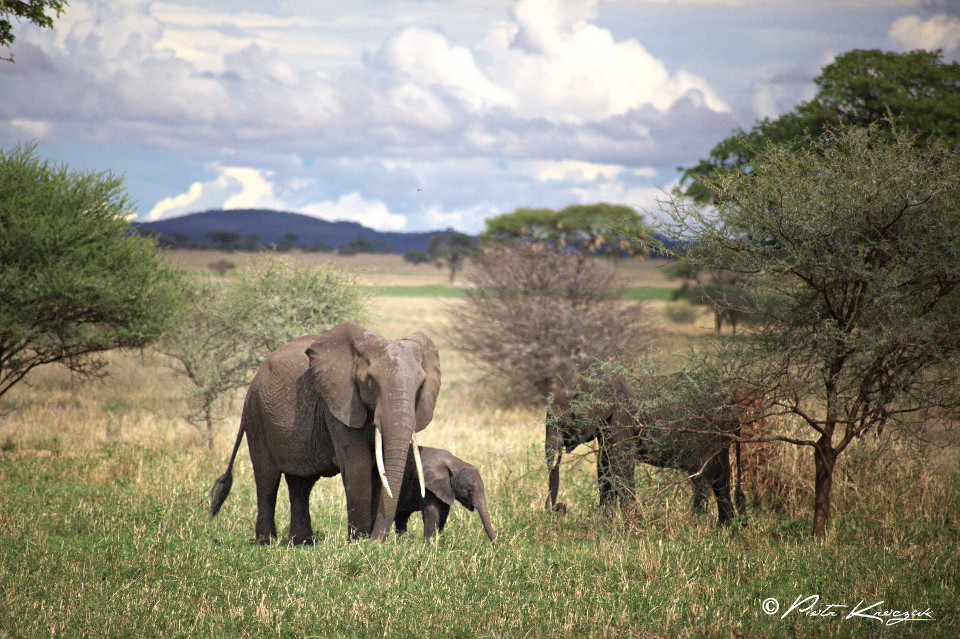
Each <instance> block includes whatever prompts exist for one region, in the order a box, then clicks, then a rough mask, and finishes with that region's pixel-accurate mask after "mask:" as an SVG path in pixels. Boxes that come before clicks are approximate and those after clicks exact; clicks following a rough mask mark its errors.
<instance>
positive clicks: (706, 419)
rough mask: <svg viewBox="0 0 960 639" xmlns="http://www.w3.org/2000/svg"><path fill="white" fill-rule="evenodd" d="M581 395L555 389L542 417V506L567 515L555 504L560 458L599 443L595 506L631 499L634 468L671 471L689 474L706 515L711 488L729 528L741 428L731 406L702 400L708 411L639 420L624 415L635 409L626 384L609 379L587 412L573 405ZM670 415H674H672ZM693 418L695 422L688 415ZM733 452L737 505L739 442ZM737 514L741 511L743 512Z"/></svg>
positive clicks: (669, 410)
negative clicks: (545, 474)
mask: <svg viewBox="0 0 960 639" xmlns="http://www.w3.org/2000/svg"><path fill="white" fill-rule="evenodd" d="M583 393H584V390H583V389H581V388H578V387H576V386H574V387H573V388H565V389H560V390H558V392H556V393H555V394H554V398H553V402H552V404H551V406H550V408H549V409H548V411H547V420H546V459H547V466H548V467H549V470H550V478H549V485H548V495H547V504H546V505H547V507H548V508H550V509H553V510H559V511H563V510H565V506H564V504H562V503H560V502H557V491H558V489H559V485H560V459H561V457H562V455H563V450H564V449H566V451H567V452H572V451H573V449H574V448H576V447H577V446H578V445H579V444H585V443H587V442H590V441H593V440H597V442H598V444H599V450H598V453H597V481H598V485H599V490H600V505H601V506H603V507H608V506H612V505H614V504H615V503H616V502H619V505H620V506H621V507H622V506H627V505H629V504H630V503H632V502H633V501H635V499H636V497H635V493H634V472H635V468H636V462H641V463H644V464H650V465H651V466H656V467H659V468H673V469H676V470H680V471H683V472H685V473H687V474H688V475H689V476H690V480H691V482H692V484H693V509H694V511H695V512H703V511H704V510H705V508H706V501H707V499H708V498H709V495H710V492H711V490H712V491H713V494H714V497H715V498H716V500H717V511H718V522H719V524H720V525H724V524H726V523H727V522H728V521H729V520H730V519H733V518H734V516H735V515H736V512H735V510H734V505H733V503H732V502H731V500H730V480H731V469H730V454H729V451H730V435H732V434H735V433H737V432H738V430H739V426H740V422H739V416H738V414H737V412H736V409H735V405H734V404H733V402H724V401H722V400H721V399H720V398H719V397H713V396H710V397H707V398H706V399H705V400H704V401H705V402H707V403H709V406H708V407H706V408H703V409H696V408H694V409H692V408H691V407H690V406H680V407H676V406H675V407H670V406H661V407H660V408H659V409H658V410H654V411H647V413H646V414H643V415H640V416H637V415H634V414H632V413H631V411H630V410H629V409H628V407H630V406H635V405H637V403H638V402H637V399H638V391H637V390H636V389H634V388H632V387H631V386H630V385H629V384H628V383H627V382H626V381H625V380H623V379H616V380H613V381H612V382H611V383H610V384H609V385H608V386H607V387H606V388H605V389H604V394H605V397H604V399H602V400H601V401H594V402H591V403H589V408H584V407H583V405H582V403H581V402H580V401H578V400H580V399H581V397H582V396H583ZM673 409H675V410H673ZM694 414H695V415H697V417H692V416H691V415H694ZM736 447H737V493H736V498H737V505H738V506H742V504H743V503H744V501H745V499H744V498H743V491H742V490H741V488H740V468H739V461H740V444H739V443H738V444H736ZM740 510H741V514H743V511H744V510H745V509H744V508H742V507H741V509H740Z"/></svg>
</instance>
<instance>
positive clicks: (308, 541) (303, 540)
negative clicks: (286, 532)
mask: <svg viewBox="0 0 960 639" xmlns="http://www.w3.org/2000/svg"><path fill="white" fill-rule="evenodd" d="M315 544H316V542H315V541H314V540H313V537H290V545H291V546H313V545H315Z"/></svg>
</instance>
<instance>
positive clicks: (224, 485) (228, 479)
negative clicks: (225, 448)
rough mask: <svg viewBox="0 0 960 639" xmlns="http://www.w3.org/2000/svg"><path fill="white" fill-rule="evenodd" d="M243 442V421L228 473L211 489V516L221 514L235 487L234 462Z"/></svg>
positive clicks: (214, 483) (221, 476) (228, 465)
mask: <svg viewBox="0 0 960 639" xmlns="http://www.w3.org/2000/svg"><path fill="white" fill-rule="evenodd" d="M242 441H243V421H242V420H241V422H240V431H239V432H238V433H237V442H236V443H235V444H234V445H233V454H231V455H230V463H228V464H227V472H225V473H224V474H222V475H220V477H219V478H217V481H215V482H213V488H211V489H210V516H211V517H216V516H217V513H218V512H220V507H221V506H223V502H225V501H227V496H228V495H229V494H230V488H232V487H233V460H235V459H236V458H237V451H238V450H240V442H242Z"/></svg>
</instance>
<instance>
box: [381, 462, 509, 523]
mask: <svg viewBox="0 0 960 639" xmlns="http://www.w3.org/2000/svg"><path fill="white" fill-rule="evenodd" d="M420 459H421V460H422V462H423V478H424V483H425V485H426V490H425V491H424V492H425V495H424V496H423V497H421V496H420V484H419V482H418V481H417V475H416V471H415V469H414V468H413V467H412V466H411V465H410V464H408V467H407V473H406V474H405V475H404V478H403V484H402V486H401V488H400V497H399V499H398V501H397V515H396V518H395V520H394V521H395V524H396V528H397V534H398V535H402V534H403V533H405V532H406V531H407V520H408V519H410V515H412V514H413V513H415V512H417V511H418V510H419V511H421V513H422V516H423V536H424V539H426V540H427V541H429V540H430V539H432V538H433V537H434V535H436V534H437V533H438V532H441V531H442V530H443V526H444V524H446V523H447V515H448V514H450V506H452V505H453V502H454V501H459V502H460V503H461V504H463V506H464V507H465V508H466V509H467V510H470V511H472V510H473V509H474V508H476V510H477V513H478V514H479V515H480V521H482V522H483V528H484V530H486V531H487V536H488V537H489V538H490V541H495V540H496V533H494V531H493V526H492V525H491V523H490V514H489V512H488V511H487V497H486V493H485V491H484V488H483V479H481V478H480V473H479V472H477V469H476V468H474V467H473V466H471V465H470V464H468V463H467V462H465V461H463V460H462V459H460V458H459V457H455V456H454V455H452V454H451V453H450V452H449V451H446V450H441V449H439V448H428V447H426V446H421V447H420Z"/></svg>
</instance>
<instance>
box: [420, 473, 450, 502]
mask: <svg viewBox="0 0 960 639" xmlns="http://www.w3.org/2000/svg"><path fill="white" fill-rule="evenodd" d="M423 479H424V481H425V482H426V483H427V490H429V491H430V492H431V493H433V494H434V495H436V496H437V498H438V499H439V500H440V501H442V502H443V503H445V504H447V505H448V506H452V505H453V502H454V500H455V499H456V496H455V495H454V494H453V486H451V485H450V479H451V477H450V471H449V470H448V469H447V468H446V467H445V466H444V467H443V468H442V469H441V470H439V471H437V470H433V469H428V468H424V469H423Z"/></svg>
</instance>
